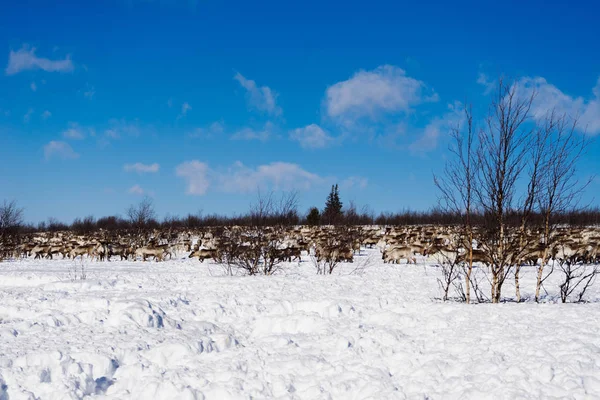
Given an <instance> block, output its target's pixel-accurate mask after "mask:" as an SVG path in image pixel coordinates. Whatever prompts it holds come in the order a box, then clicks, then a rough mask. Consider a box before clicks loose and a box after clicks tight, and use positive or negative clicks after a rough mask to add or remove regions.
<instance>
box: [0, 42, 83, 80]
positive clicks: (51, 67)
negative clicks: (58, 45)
mask: <svg viewBox="0 0 600 400" xmlns="http://www.w3.org/2000/svg"><path fill="white" fill-rule="evenodd" d="M35 50H36V49H35V47H31V48H29V47H28V46H27V45H23V47H21V49H20V50H17V51H13V50H11V51H10V53H9V54H8V65H7V66H6V69H5V70H4V72H5V73H6V75H14V74H18V73H19V72H22V71H28V70H35V69H41V70H43V71H46V72H71V71H73V62H72V61H71V58H70V56H67V57H66V58H65V59H64V60H50V59H48V58H43V57H38V56H36V55H35Z"/></svg>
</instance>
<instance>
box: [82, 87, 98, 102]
mask: <svg viewBox="0 0 600 400" xmlns="http://www.w3.org/2000/svg"><path fill="white" fill-rule="evenodd" d="M82 92H83V97H85V98H86V99H89V100H92V99H93V98H94V95H95V94H96V88H95V87H93V86H92V85H90V84H89V83H86V84H85V88H84V89H83V91H82Z"/></svg>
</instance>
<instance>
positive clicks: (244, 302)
mask: <svg viewBox="0 0 600 400" xmlns="http://www.w3.org/2000/svg"><path fill="white" fill-rule="evenodd" d="M81 265H82V263H81V262H80V261H77V262H73V261H69V260H65V261H40V260H35V261H34V260H29V261H15V262H5V263H1V264H0V387H1V388H0V399H2V400H5V399H10V400H15V399H22V398H25V399H36V398H40V399H65V398H82V397H85V396H87V395H93V396H95V397H97V398H118V399H124V398H139V399H202V398H207V399H227V398H251V397H252V398H281V399H284V398H285V399H287V398H297V399H328V398H335V399H366V398H369V399H389V398H392V399H395V398H399V399H401V398H409V399H486V398H490V399H515V398H544V399H548V398H574V399H586V398H588V399H592V398H600V288H599V287H598V286H599V284H598V283H597V284H596V286H595V287H594V288H593V290H592V291H591V292H590V295H589V296H588V300H591V301H592V302H591V303H589V304H564V305H563V304H558V303H556V298H557V296H558V288H557V287H556V284H555V283H556V280H557V279H558V275H556V276H555V277H554V278H551V279H550V280H549V282H548V283H547V284H546V285H545V286H546V288H547V289H548V292H549V296H547V297H546V298H545V300H546V303H543V304H535V303H533V302H531V301H528V302H526V303H525V304H515V303H511V302H507V303H504V304H500V305H492V304H480V305H465V304H461V303H452V302H448V303H442V302H440V301H439V300H437V299H436V298H438V297H439V296H440V290H439V288H438V286H437V282H436V280H437V278H438V277H439V276H440V274H439V270H438V268H437V267H435V266H428V265H425V264H419V265H416V266H414V265H386V264H382V262H381V260H380V257H379V253H378V251H377V250H372V251H371V250H369V251H367V252H363V255H362V256H360V257H356V262H355V263H354V264H344V265H342V266H341V267H340V268H339V269H338V270H336V271H335V273H334V275H332V276H317V275H316V274H315V269H314V267H313V266H312V265H311V263H310V262H309V261H308V259H306V258H305V259H304V262H302V263H300V264H299V263H297V262H296V263H288V264H285V265H284V268H283V269H282V271H281V272H280V273H279V274H278V275H276V276H271V277H247V276H246V277H243V276H237V277H229V276H223V270H222V268H221V267H220V266H218V265H215V264H212V263H204V264H200V263H199V262H198V261H197V260H188V259H185V260H173V261H167V262H163V263H155V262H146V263H142V262H116V261H112V262H109V263H107V262H103V263H97V262H93V263H92V262H88V261H85V262H84V265H85V269H86V273H87V279H86V280H83V281H81V280H75V281H74V280H73V279H72V278H73V277H76V276H79V275H80V271H79V272H74V269H76V268H80V267H81ZM357 267H358V268H357ZM533 272H534V271H533V270H532V269H531V268H526V269H525V271H524V272H523V275H524V276H523V279H522V292H523V294H524V297H529V298H530V297H531V296H532V293H533V289H534V284H533V280H534V273H533ZM552 279H554V281H553V280H552ZM486 291H487V289H486ZM513 291H514V286H512V285H511V284H510V283H507V284H506V285H505V288H504V290H503V292H504V293H505V294H506V295H509V296H512V295H513Z"/></svg>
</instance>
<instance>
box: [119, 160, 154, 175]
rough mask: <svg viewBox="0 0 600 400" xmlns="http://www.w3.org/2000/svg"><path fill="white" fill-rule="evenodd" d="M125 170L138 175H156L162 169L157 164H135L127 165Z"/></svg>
mask: <svg viewBox="0 0 600 400" xmlns="http://www.w3.org/2000/svg"><path fill="white" fill-rule="evenodd" d="M123 169H124V170H125V172H137V173H138V174H145V173H156V172H158V170H159V169H160V165H159V164H157V163H154V164H142V163H139V162H138V163H135V164H125V165H124V166H123Z"/></svg>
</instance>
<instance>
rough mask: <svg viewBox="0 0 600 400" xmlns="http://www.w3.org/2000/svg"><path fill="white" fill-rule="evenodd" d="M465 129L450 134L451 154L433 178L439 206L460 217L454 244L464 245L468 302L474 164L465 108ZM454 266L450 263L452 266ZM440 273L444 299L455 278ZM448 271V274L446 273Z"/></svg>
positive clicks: (470, 120) (451, 273)
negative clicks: (442, 171)
mask: <svg viewBox="0 0 600 400" xmlns="http://www.w3.org/2000/svg"><path fill="white" fill-rule="evenodd" d="M464 112H465V121H466V130H465V131H464V132H463V130H462V129H461V127H460V126H456V127H455V128H453V129H452V131H451V136H452V139H453V145H451V146H450V147H449V150H450V153H451V154H452V157H451V159H450V160H449V161H448V162H447V163H446V167H445V169H444V173H443V175H442V176H434V183H435V185H436V186H437V188H438V189H439V190H440V192H441V196H440V198H439V203H440V207H441V208H442V209H443V210H445V211H446V212H448V213H451V214H455V215H460V216H461V220H462V226H461V227H460V228H459V229H458V231H457V232H456V233H457V236H458V237H459V240H458V243H460V244H464V245H465V248H466V250H467V252H468V260H467V262H468V266H467V268H466V273H465V301H466V302H467V303H470V302H471V273H472V271H473V220H472V214H473V211H474V198H473V197H474V184H475V174H476V171H477V161H478V159H477V158H476V157H475V151H474V141H475V132H474V128H473V111H472V108H471V107H465V110H464ZM453 264H454V263H453ZM443 271H444V274H443V276H444V282H446V285H445V287H446V290H445V296H444V299H447V296H448V289H449V286H450V283H451V282H448V280H449V279H450V278H451V277H453V278H454V277H456V275H455V273H456V271H455V269H454V268H451V269H450V270H449V271H446V269H443ZM446 272H448V273H446Z"/></svg>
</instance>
